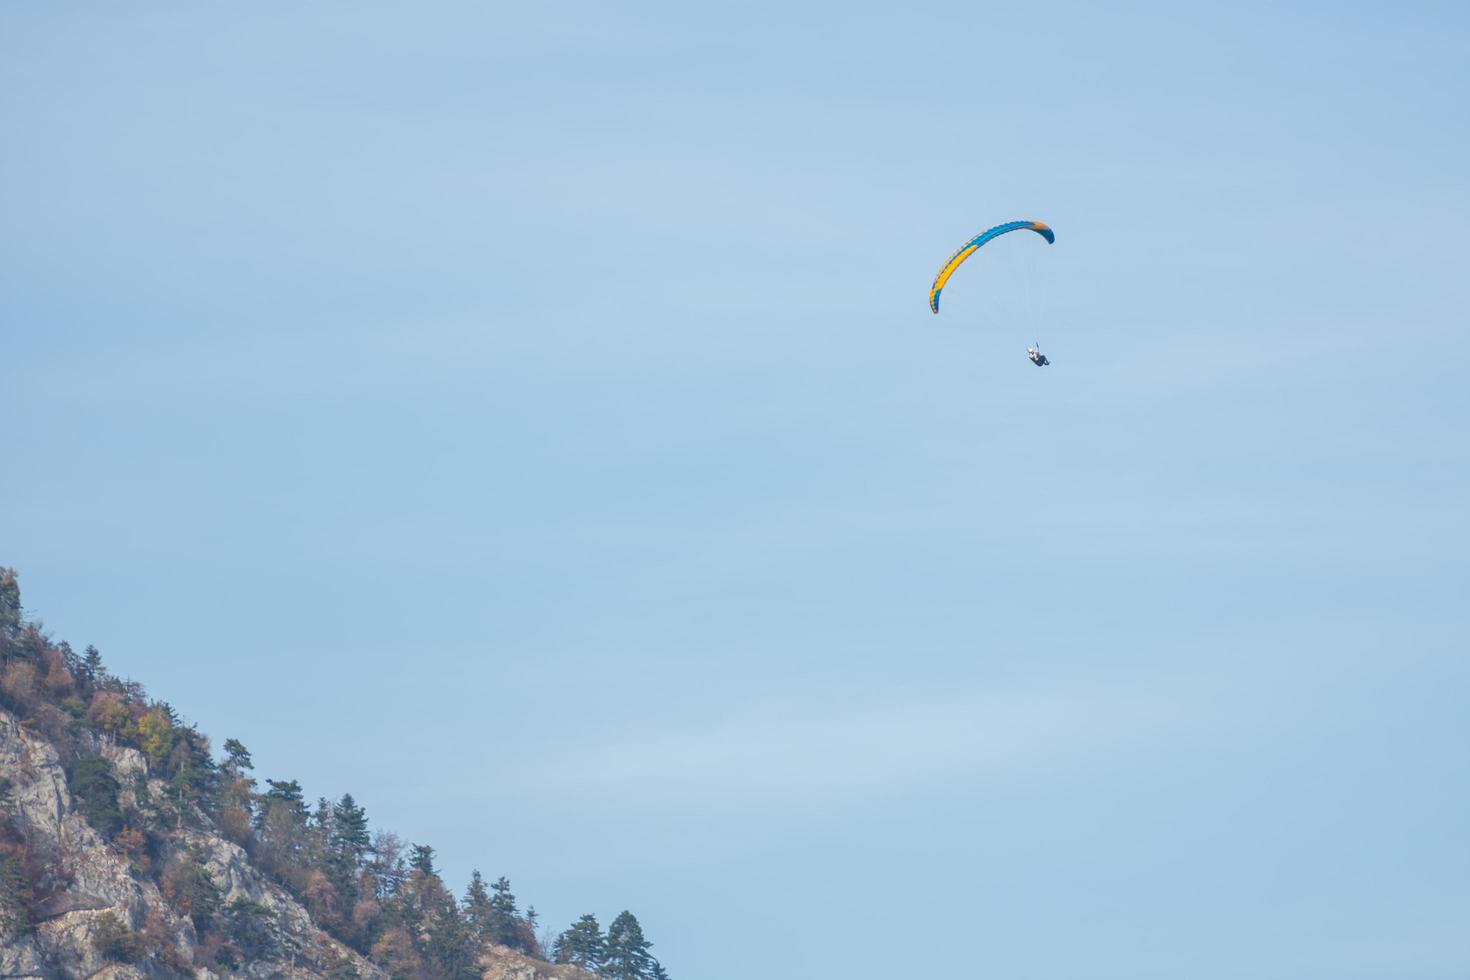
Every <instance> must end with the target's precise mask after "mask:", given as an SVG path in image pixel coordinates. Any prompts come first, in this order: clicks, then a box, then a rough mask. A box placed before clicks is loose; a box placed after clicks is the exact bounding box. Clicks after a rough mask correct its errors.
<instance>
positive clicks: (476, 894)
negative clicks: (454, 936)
mask: <svg viewBox="0 0 1470 980" xmlns="http://www.w3.org/2000/svg"><path fill="white" fill-rule="evenodd" d="M462 906H463V908H464V918H465V924H466V925H467V926H469V930H470V932H472V933H474V934H475V935H476V936H477V937H479V938H481V939H485V938H487V936H488V934H489V931H490V893H489V892H487V891H486V890H485V879H484V877H482V876H481V874H480V872H479V869H476V870H475V871H473V872H471V873H470V886H469V887H468V888H466V889H465V893H464V902H463V903H462Z"/></svg>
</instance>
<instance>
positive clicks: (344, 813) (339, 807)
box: [331, 793, 371, 871]
mask: <svg viewBox="0 0 1470 980" xmlns="http://www.w3.org/2000/svg"><path fill="white" fill-rule="evenodd" d="M370 841H371V838H370V837H369V836H368V819H367V811H366V810H364V809H363V808H362V807H360V806H358V805H357V801H356V800H354V799H353V798H352V794H351V793H343V794H342V799H341V800H340V801H339V802H337V803H335V804H333V806H332V836H331V843H332V849H333V850H334V851H336V852H337V853H339V854H342V855H344V856H348V857H350V858H351V864H352V868H353V870H354V871H355V870H356V869H357V865H358V863H359V862H360V861H361V860H362V856H363V855H364V854H366V853H367V850H368V845H369V843H370Z"/></svg>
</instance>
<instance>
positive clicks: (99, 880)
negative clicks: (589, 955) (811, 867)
mask: <svg viewBox="0 0 1470 980" xmlns="http://www.w3.org/2000/svg"><path fill="white" fill-rule="evenodd" d="M96 748H97V750H98V755H99V756H100V757H101V758H103V759H105V760H106V761H107V763H108V764H109V765H110V767H111V769H112V774H113V775H114V777H115V778H116V779H117V781H118V783H119V785H120V786H121V787H123V789H122V791H121V796H122V802H123V804H124V805H127V806H134V805H136V804H137V802H138V801H137V800H136V799H135V797H136V795H138V794H140V793H141V794H146V795H151V796H153V797H157V798H161V797H163V796H165V795H166V794H167V792H168V787H167V786H166V785H165V784H164V783H163V782H162V781H160V780H157V779H151V778H149V776H148V765H147V762H146V760H145V759H144V757H143V755H142V753H140V752H139V751H138V750H137V749H133V748H128V747H125V746H119V745H115V744H112V743H110V742H107V741H106V740H99V744H98V745H97V746H96ZM0 779H5V780H8V781H9V782H8V793H7V794H6V798H5V803H4V807H5V811H4V813H3V814H0V817H3V819H4V820H5V821H6V822H7V824H8V830H9V833H10V835H11V836H12V837H13V838H15V839H16V840H18V841H20V842H22V843H23V846H24V849H25V851H26V853H27V854H28V855H30V856H31V857H32V859H33V861H35V862H36V863H38V864H39V867H38V868H37V869H36V870H37V874H36V875H35V878H36V881H35V885H34V891H36V892H39V893H40V894H39V895H38V896H33V897H35V898H36V900H37V903H36V911H35V914H34V921H33V923H32V926H31V928H30V929H29V930H24V931H21V933H20V934H19V935H13V936H11V937H10V938H8V939H6V940H4V941H3V943H0V977H6V978H9V977H35V978H48V980H49V978H62V977H93V978H132V977H179V976H192V977H196V978H201V980H202V978H208V977H215V976H241V977H261V978H264V977H301V978H306V977H332V978H345V977H352V976H356V977H359V978H362V980H375V978H383V980H388V977H389V974H388V973H387V972H386V971H384V970H383V969H381V968H379V967H378V966H376V965H375V964H374V963H372V962H371V961H369V960H368V959H366V958H365V957H363V956H361V955H359V954H358V953H356V952H355V951H353V950H351V949H349V948H348V947H347V946H345V945H343V944H342V943H340V942H338V941H337V940H335V939H333V938H332V937H331V936H329V935H327V933H326V932H324V931H323V930H322V929H320V928H318V927H317V926H316V924H315V923H313V921H312V919H311V916H310V915H309V914H308V913H307V911H306V909H305V908H303V907H302V905H301V904H300V903H299V902H297V901H296V900H295V899H293V898H292V897H291V896H290V895H289V894H287V893H286V891H285V890H284V889H282V888H280V887H279V886H277V885H275V884H273V883H272V882H271V881H269V880H268V879H267V878H266V876H265V875H263V874H262V873H261V872H260V871H258V870H257V869H256V868H254V867H253V866H252V865H251V863H250V860H249V858H248V856H247V855H246V853H245V851H244V850H242V849H241V848H240V847H239V846H237V845H236V844H233V843H231V842H230V841H228V840H225V839H224V838H223V837H222V836H220V835H219V833H218V832H215V831H214V830H213V829H212V828H210V827H209V825H208V821H207V820H206V819H205V818H204V817H203V816H202V815H201V814H198V813H195V814H193V815H192V822H195V823H196V824H203V825H204V827H205V829H203V830H200V829H198V828H197V826H196V827H195V828H181V829H179V830H178V831H177V832H176V833H174V834H172V835H170V836H169V837H167V838H166V839H165V841H164V846H163V849H162V852H161V853H160V854H159V855H158V860H159V861H161V862H162V863H163V864H164V865H169V864H173V863H177V862H179V861H181V860H183V859H184V858H185V857H186V856H187V857H188V859H189V860H191V861H194V862H196V863H197V864H199V865H202V866H203V868H204V869H205V871H206V873H207V875H208V878H209V880H210V881H211V882H212V884H213V886H214V888H215V889H216V890H217V892H218V896H219V900H220V904H221V905H222V906H223V907H224V908H226V909H248V910H249V913H250V915H251V921H252V924H253V926H254V927H255V934H256V942H255V943H254V944H253V945H252V946H251V949H250V955H249V956H248V957H246V958H244V961H242V962H239V963H237V964H236V965H235V966H234V967H233V968H230V967H222V966H221V965H220V964H219V963H218V961H217V958H213V957H211V964H210V966H208V967H205V966H199V965H196V964H197V963H198V962H199V961H200V960H201V959H202V958H203V957H201V956H200V955H199V954H200V951H201V950H200V946H201V940H200V936H199V935H198V934H197V932H196V930H195V927H194V924H193V922H192V921H191V919H190V916H189V915H188V914H186V913H185V912H184V911H181V910H180V908H179V907H178V906H179V902H178V900H177V898H178V897H177V896H172V898H171V896H168V895H165V894H164V892H163V891H162V890H161V889H160V887H159V885H158V884H156V883H155V882H154V881H153V880H152V878H150V877H149V876H148V875H146V874H140V873H139V871H138V869H137V868H136V867H135V866H134V864H133V862H131V861H130V860H129V857H128V855H127V854H126V853H125V852H124V851H123V850H122V848H120V847H119V846H117V845H116V844H115V843H112V844H110V843H108V842H106V841H104V840H103V838H102V836H101V835H100V834H99V833H98V832H97V831H96V830H95V829H94V828H93V827H92V826H90V825H89V824H88V822H87V820H86V819H85V818H84V817H83V816H82V815H81V814H80V813H79V812H77V807H76V805H75V801H74V799H73V797H72V794H71V792H70V791H69V789H68V786H67V783H68V781H67V774H66V771H65V769H64V767H63V765H62V760H61V757H60V755H59V753H58V751H57V749H56V747H55V746H53V745H52V744H51V743H50V742H49V741H47V740H46V739H45V738H43V737H41V736H40V735H38V734H36V733H35V732H33V731H30V730H29V729H28V728H27V727H26V726H25V725H24V724H23V723H22V722H21V721H20V720H19V719H18V718H16V717H15V715H13V714H11V713H10V712H8V711H4V710H0ZM119 958H123V959H131V960H133V962H131V963H119V962H117V960H118V959H119ZM478 968H479V970H480V972H481V974H482V976H483V977H484V978H485V980H595V978H594V976H593V974H591V973H588V972H586V971H584V970H580V969H578V968H576V967H574V966H568V965H559V964H551V963H545V962H542V961H540V960H536V959H533V958H531V957H528V956H525V955H524V954H522V953H519V952H517V951H515V950H512V949H508V948H505V947H501V946H494V945H490V946H487V948H486V950H485V952H484V954H483V956H482V959H481V962H480V963H479V964H478Z"/></svg>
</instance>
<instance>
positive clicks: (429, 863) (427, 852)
mask: <svg viewBox="0 0 1470 980" xmlns="http://www.w3.org/2000/svg"><path fill="white" fill-rule="evenodd" d="M408 866H409V867H410V868H413V869H414V870H415V871H422V872H423V873H424V874H425V875H428V876H431V877H438V875H439V872H437V871H435V870H434V849H433V848H432V847H430V846H429V845H428V844H415V845H413V854H412V856H411V857H409V859H408Z"/></svg>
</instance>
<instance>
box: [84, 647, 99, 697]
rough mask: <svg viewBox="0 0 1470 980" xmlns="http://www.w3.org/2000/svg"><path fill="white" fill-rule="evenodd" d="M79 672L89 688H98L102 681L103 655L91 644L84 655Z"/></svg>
mask: <svg viewBox="0 0 1470 980" xmlns="http://www.w3.org/2000/svg"><path fill="white" fill-rule="evenodd" d="M79 672H80V674H81V676H82V680H84V681H85V682H86V684H87V686H88V687H96V686H97V683H98V682H99V681H101V680H102V654H100V653H98V652H97V648H96V647H94V646H91V645H90V644H89V645H88V646H87V649H86V650H85V651H84V652H83V654H82V662H81V666H80V668H79Z"/></svg>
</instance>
